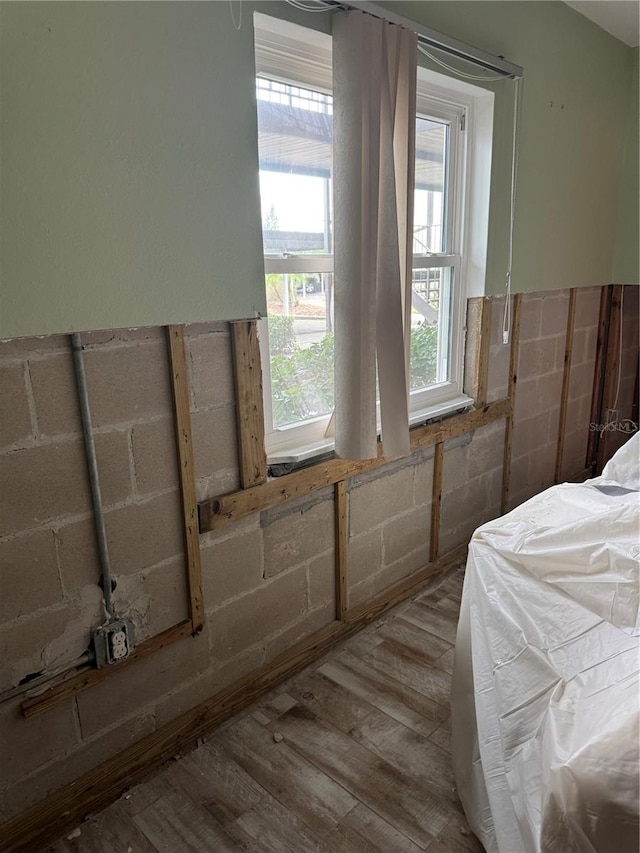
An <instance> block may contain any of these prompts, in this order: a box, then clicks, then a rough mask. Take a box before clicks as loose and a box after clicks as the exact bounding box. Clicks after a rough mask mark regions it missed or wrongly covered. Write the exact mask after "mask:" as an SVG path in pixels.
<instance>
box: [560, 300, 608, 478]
mask: <svg viewBox="0 0 640 853" xmlns="http://www.w3.org/2000/svg"><path fill="white" fill-rule="evenodd" d="M575 312H576V313H575V322H574V329H573V351H572V353H571V374H570V377H569V397H568V401H567V420H566V430H565V437H564V454H563V459H562V477H563V479H567V480H572V479H576V478H577V477H579V476H580V475H581V474H582V473H583V472H584V470H585V466H586V459H587V444H588V441H589V425H590V421H591V399H592V396H593V374H594V371H595V362H596V347H597V343H598V321H599V317H600V288H599V287H589V288H585V289H583V290H578V291H576V308H575Z"/></svg>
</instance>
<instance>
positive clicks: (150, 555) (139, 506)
mask: <svg viewBox="0 0 640 853" xmlns="http://www.w3.org/2000/svg"><path fill="white" fill-rule="evenodd" d="M105 524H106V528H107V544H108V546H109V557H110V560H111V568H112V571H113V572H114V574H116V575H117V574H120V573H127V572H137V571H140V570H142V569H146V568H149V567H150V566H155V565H156V563H162V562H164V561H165V560H168V559H170V558H171V557H175V556H177V555H179V554H182V553H183V547H184V534H183V530H182V509H181V505H180V495H179V494H178V492H177V491H174V492H168V493H167V494H165V495H160V496H159V497H156V498H152V499H151V500H148V501H144V502H140V503H136V504H129V505H127V506H124V507H122V508H120V509H115V510H111V511H109V512H107V513H105Z"/></svg>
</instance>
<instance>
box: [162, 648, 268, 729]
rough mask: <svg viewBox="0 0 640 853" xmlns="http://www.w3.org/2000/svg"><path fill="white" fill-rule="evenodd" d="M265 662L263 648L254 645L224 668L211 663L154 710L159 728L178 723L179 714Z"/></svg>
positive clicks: (182, 684)
mask: <svg viewBox="0 0 640 853" xmlns="http://www.w3.org/2000/svg"><path fill="white" fill-rule="evenodd" d="M263 661H264V648H263V646H262V645H261V644H260V645H255V646H253V647H252V648H250V649H247V651H245V652H243V654H241V655H238V656H237V657H234V658H233V660H230V661H227V662H226V663H224V664H220V663H212V664H211V665H210V666H209V667H208V668H207V669H206V670H205V671H204V672H202V673H200V674H199V675H198V676H196V677H195V678H193V679H190V680H189V681H185V682H183V683H181V684H180V685H179V686H178V687H177V688H176V689H174V690H172V691H171V692H167V694H166V695H165V696H163V697H162V698H161V699H160V701H159V702H158V704H157V706H156V709H155V716H156V725H157V726H158V728H159V727H160V726H163V725H165V723H168V722H170V721H171V720H175V718H176V717H178V716H180V714H184V713H185V712H186V711H189V710H191V708H195V706H196V705H199V704H200V703H201V702H206V700H207V699H211V697H212V696H215V695H216V693H219V692H220V691H222V690H224V689H225V688H226V687H229V686H230V685H231V684H233V683H234V682H236V681H239V679H241V678H243V677H244V676H245V675H248V674H249V673H250V672H253V671H254V670H255V669H258V668H259V667H260V666H261V665H262V663H263Z"/></svg>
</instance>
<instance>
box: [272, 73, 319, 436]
mask: <svg viewBox="0 0 640 853" xmlns="http://www.w3.org/2000/svg"><path fill="white" fill-rule="evenodd" d="M257 95H258V149H259V158H260V159H259V162H260V196H261V204H262V229H263V243H264V252H265V270H266V282H265V284H266V291H267V310H268V337H269V362H270V377H269V382H268V384H269V387H270V395H271V414H272V427H273V429H280V428H282V427H288V426H291V425H295V424H301V423H306V422H309V421H316V420H318V419H320V418H328V416H329V415H330V414H331V412H332V411H333V405H334V379H333V333H332V318H331V311H332V292H333V275H332V269H333V260H332V255H331V252H332V244H333V237H332V232H331V164H332V144H333V119H332V110H333V105H332V98H331V95H327V94H326V93H324V92H319V91H314V90H312V89H308V88H303V87H300V86H294V85H291V84H288V83H283V82H279V81H276V80H270V79H268V78H264V77H259V78H258V80H257Z"/></svg>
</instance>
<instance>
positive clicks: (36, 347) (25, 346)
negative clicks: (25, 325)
mask: <svg viewBox="0 0 640 853" xmlns="http://www.w3.org/2000/svg"><path fill="white" fill-rule="evenodd" d="M68 347H69V336H68V335H46V336H44V337H40V338H38V337H35V338H33V337H31V338H10V339H8V340H3V341H0V358H1V359H9V358H20V357H22V356H25V355H31V354H34V353H37V354H46V353H50V352H55V351H56V350H66V349H68Z"/></svg>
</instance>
